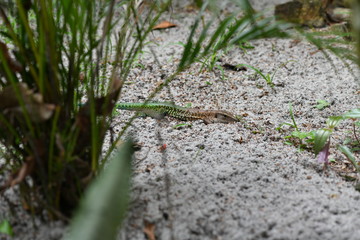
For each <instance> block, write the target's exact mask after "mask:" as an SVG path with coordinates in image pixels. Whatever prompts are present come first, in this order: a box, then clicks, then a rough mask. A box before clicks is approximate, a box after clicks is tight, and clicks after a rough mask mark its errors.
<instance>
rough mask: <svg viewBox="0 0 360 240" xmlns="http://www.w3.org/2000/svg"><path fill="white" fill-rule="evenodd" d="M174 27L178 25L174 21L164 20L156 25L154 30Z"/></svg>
mask: <svg viewBox="0 0 360 240" xmlns="http://www.w3.org/2000/svg"><path fill="white" fill-rule="evenodd" d="M173 27H177V25H176V24H174V23H171V22H168V21H163V22H161V23H159V24H158V25H156V26H154V27H153V30H159V29H166V28H173Z"/></svg>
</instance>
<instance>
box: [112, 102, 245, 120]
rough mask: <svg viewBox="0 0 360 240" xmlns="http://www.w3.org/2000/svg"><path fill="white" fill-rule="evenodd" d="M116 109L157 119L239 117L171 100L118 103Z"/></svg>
mask: <svg viewBox="0 0 360 240" xmlns="http://www.w3.org/2000/svg"><path fill="white" fill-rule="evenodd" d="M115 107H116V109H122V110H131V111H138V112H141V113H143V114H145V115H147V116H150V117H152V118H155V119H162V118H164V117H165V116H169V117H173V118H176V119H179V120H184V121H192V120H203V121H204V123H205V124H209V123H232V122H238V121H239V119H238V118H237V117H236V116H234V115H233V114H232V113H230V112H228V111H223V110H201V109H197V108H185V107H181V106H177V105H175V104H173V103H170V102H149V103H145V104H144V103H123V102H122V103H117V104H116V105H115Z"/></svg>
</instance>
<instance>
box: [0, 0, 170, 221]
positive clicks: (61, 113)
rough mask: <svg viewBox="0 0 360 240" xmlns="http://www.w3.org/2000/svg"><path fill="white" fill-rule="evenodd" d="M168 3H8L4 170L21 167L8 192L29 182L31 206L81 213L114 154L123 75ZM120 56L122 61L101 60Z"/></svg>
mask: <svg viewBox="0 0 360 240" xmlns="http://www.w3.org/2000/svg"><path fill="white" fill-rule="evenodd" d="M167 6H168V2H163V3H162V4H161V5H157V4H153V5H150V6H149V7H148V10H147V13H143V14H140V13H139V12H138V10H137V8H136V5H135V1H126V2H121V3H120V4H117V1H115V0H106V1H88V0H74V1H45V0H39V1H16V2H14V3H13V5H12V6H11V7H10V6H8V5H4V4H1V5H0V17H1V23H2V25H3V27H2V28H1V29H0V143H1V145H2V146H3V158H4V159H5V160H6V164H4V165H2V172H10V173H11V175H10V177H9V178H8V180H7V181H6V183H5V184H3V185H2V186H1V191H5V190H6V189H8V188H9V187H12V186H14V185H17V184H19V186H20V187H19V189H20V192H21V193H20V195H21V197H22V201H23V203H24V204H23V205H24V206H26V208H28V209H29V210H30V211H31V212H33V213H40V212H42V209H43V208H45V209H47V210H48V214H49V216H50V217H52V218H63V219H67V218H68V217H69V216H70V215H71V214H72V211H73V209H74V208H75V207H76V206H77V204H78V201H79V199H80V197H81V195H82V193H83V191H84V189H85V188H86V187H87V185H88V184H89V182H90V181H91V180H92V179H93V178H94V177H95V176H96V175H97V173H98V171H99V170H100V169H101V165H100V162H101V161H106V159H104V158H102V154H101V153H102V149H103V143H104V138H105V134H106V132H107V130H108V129H109V126H110V123H111V112H112V109H113V106H114V104H115V101H116V100H117V98H118V97H119V95H120V92H121V86H122V83H123V82H124V81H125V80H126V78H127V76H128V74H129V71H130V70H131V68H132V66H133V64H134V62H135V61H136V59H137V56H138V54H139V52H140V51H141V49H142V47H143V45H144V40H145V39H146V36H147V35H148V34H149V32H150V31H151V29H152V27H153V26H154V24H155V23H156V21H157V20H158V18H159V16H160V15H161V14H162V13H163V12H164V11H165V10H166V9H167ZM115 13H116V14H115ZM115 15H116V16H117V17H115ZM14 19H16V21H15V22H14ZM115 26H116V29H115ZM114 39H116V40H115V41H114ZM110 58H111V60H112V62H113V63H114V64H112V65H105V66H102V65H101V63H102V62H103V61H104V59H105V61H107V60H108V59H110ZM104 76H107V77H104ZM84 100H85V101H86V102H85V103H83V104H82V101H84ZM114 145H115V143H114ZM28 177H29V178H30V179H31V180H32V181H31V182H29V181H27V178H28Z"/></svg>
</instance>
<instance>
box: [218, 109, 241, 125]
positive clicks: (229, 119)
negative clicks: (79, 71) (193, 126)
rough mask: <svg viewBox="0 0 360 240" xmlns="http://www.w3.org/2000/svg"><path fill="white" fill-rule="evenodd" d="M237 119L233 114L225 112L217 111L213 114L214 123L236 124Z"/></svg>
mask: <svg viewBox="0 0 360 240" xmlns="http://www.w3.org/2000/svg"><path fill="white" fill-rule="evenodd" d="M238 121H239V119H237V118H236V117H235V116H234V115H233V114H231V113H229V112H226V111H217V112H216V113H215V118H214V121H213V122H214V123H233V122H238Z"/></svg>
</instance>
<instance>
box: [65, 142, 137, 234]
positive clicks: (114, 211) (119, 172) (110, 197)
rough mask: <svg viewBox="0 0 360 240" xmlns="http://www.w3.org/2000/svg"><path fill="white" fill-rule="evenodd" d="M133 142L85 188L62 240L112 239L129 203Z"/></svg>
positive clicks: (117, 154) (116, 155)
mask: <svg viewBox="0 0 360 240" xmlns="http://www.w3.org/2000/svg"><path fill="white" fill-rule="evenodd" d="M133 153H134V148H133V143H132V142H131V141H127V142H125V143H123V144H122V146H121V148H120V149H119V150H117V152H116V153H115V154H114V156H113V157H112V159H111V160H110V163H109V165H108V166H107V167H106V169H104V170H103V171H102V172H101V173H100V174H99V176H98V177H97V178H96V179H95V181H94V182H93V183H92V184H91V185H90V186H89V188H88V189H87V190H86V193H85V195H84V199H83V200H82V201H81V203H80V208H79V210H78V211H77V213H76V215H75V218H74V219H73V221H72V223H71V226H70V233H69V235H68V236H67V237H66V238H65V239H68V240H70V239H74V240H75V239H76V240H81V239H84V240H85V239H86V240H92V239H93V240H97V239H115V237H116V233H117V230H118V227H119V225H120V223H121V222H122V220H123V219H124V217H125V213H126V210H127V207H128V203H129V191H130V177H131V159H132V155H133Z"/></svg>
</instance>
